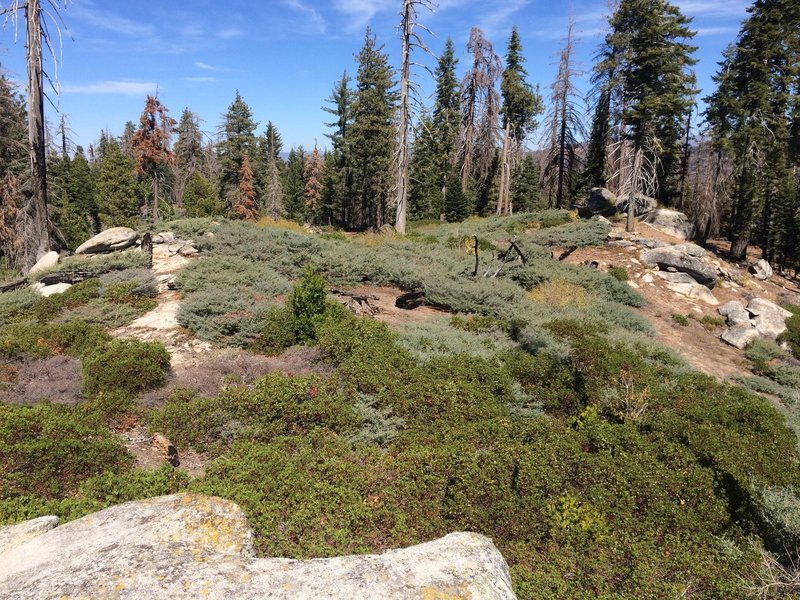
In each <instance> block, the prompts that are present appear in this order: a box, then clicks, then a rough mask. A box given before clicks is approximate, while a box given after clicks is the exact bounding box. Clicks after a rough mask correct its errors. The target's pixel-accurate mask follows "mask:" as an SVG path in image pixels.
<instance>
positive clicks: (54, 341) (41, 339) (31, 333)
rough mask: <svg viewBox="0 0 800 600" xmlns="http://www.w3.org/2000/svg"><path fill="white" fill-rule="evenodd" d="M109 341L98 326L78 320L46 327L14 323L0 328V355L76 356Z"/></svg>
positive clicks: (24, 356)
mask: <svg viewBox="0 0 800 600" xmlns="http://www.w3.org/2000/svg"><path fill="white" fill-rule="evenodd" d="M110 339H111V336H109V335H108V334H107V333H106V332H105V331H103V329H102V328H101V327H99V326H97V325H92V324H89V323H84V322H81V321H73V322H69V323H54V324H48V325H42V324H39V323H34V322H27V323H14V324H11V325H6V326H4V327H0V356H3V357H5V358H11V359H17V358H46V357H48V356H52V355H53V354H60V353H64V354H69V355H70V356H76V357H80V356H83V355H84V354H86V353H87V352H91V351H93V350H94V349H95V348H97V347H100V346H102V345H103V344H105V343H106V342H107V341H108V340H110Z"/></svg>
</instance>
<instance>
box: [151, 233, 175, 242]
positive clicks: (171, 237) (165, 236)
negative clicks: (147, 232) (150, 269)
mask: <svg viewBox="0 0 800 600" xmlns="http://www.w3.org/2000/svg"><path fill="white" fill-rule="evenodd" d="M174 241H175V234H174V233H172V232H171V231H161V232H159V233H157V234H155V235H154V236H153V243H154V244H171V243H172V242H174Z"/></svg>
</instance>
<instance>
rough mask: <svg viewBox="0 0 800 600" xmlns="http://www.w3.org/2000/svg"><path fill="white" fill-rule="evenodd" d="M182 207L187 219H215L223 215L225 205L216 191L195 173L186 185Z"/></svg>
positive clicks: (201, 176)
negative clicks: (184, 209)
mask: <svg viewBox="0 0 800 600" xmlns="http://www.w3.org/2000/svg"><path fill="white" fill-rule="evenodd" d="M183 206H184V207H185V208H186V216H187V217H216V216H220V215H224V214H225V203H224V202H222V201H221V200H220V199H219V195H218V194H217V189H216V188H215V187H214V185H213V184H212V183H211V182H210V181H209V180H208V179H206V178H205V177H203V175H201V174H200V173H195V174H194V175H192V178H191V179H190V180H189V183H188V184H186V191H185V192H184V193H183Z"/></svg>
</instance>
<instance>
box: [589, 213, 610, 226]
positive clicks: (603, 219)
mask: <svg viewBox="0 0 800 600" xmlns="http://www.w3.org/2000/svg"><path fill="white" fill-rule="evenodd" d="M592 219H594V220H595V221H598V222H600V223H605V224H606V225H611V226H612V227H613V226H614V224H613V223H612V222H611V221H609V220H608V219H606V218H605V217H604V216H603V215H595V216H593V217H592Z"/></svg>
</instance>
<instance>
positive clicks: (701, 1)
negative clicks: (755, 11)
mask: <svg viewBox="0 0 800 600" xmlns="http://www.w3.org/2000/svg"><path fill="white" fill-rule="evenodd" d="M675 4H677V5H678V8H680V9H681V12H682V13H683V14H685V15H735V14H737V13H741V14H743V13H744V11H745V8H747V7H748V6H750V4H751V2H750V1H749V0H677V2H675Z"/></svg>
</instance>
